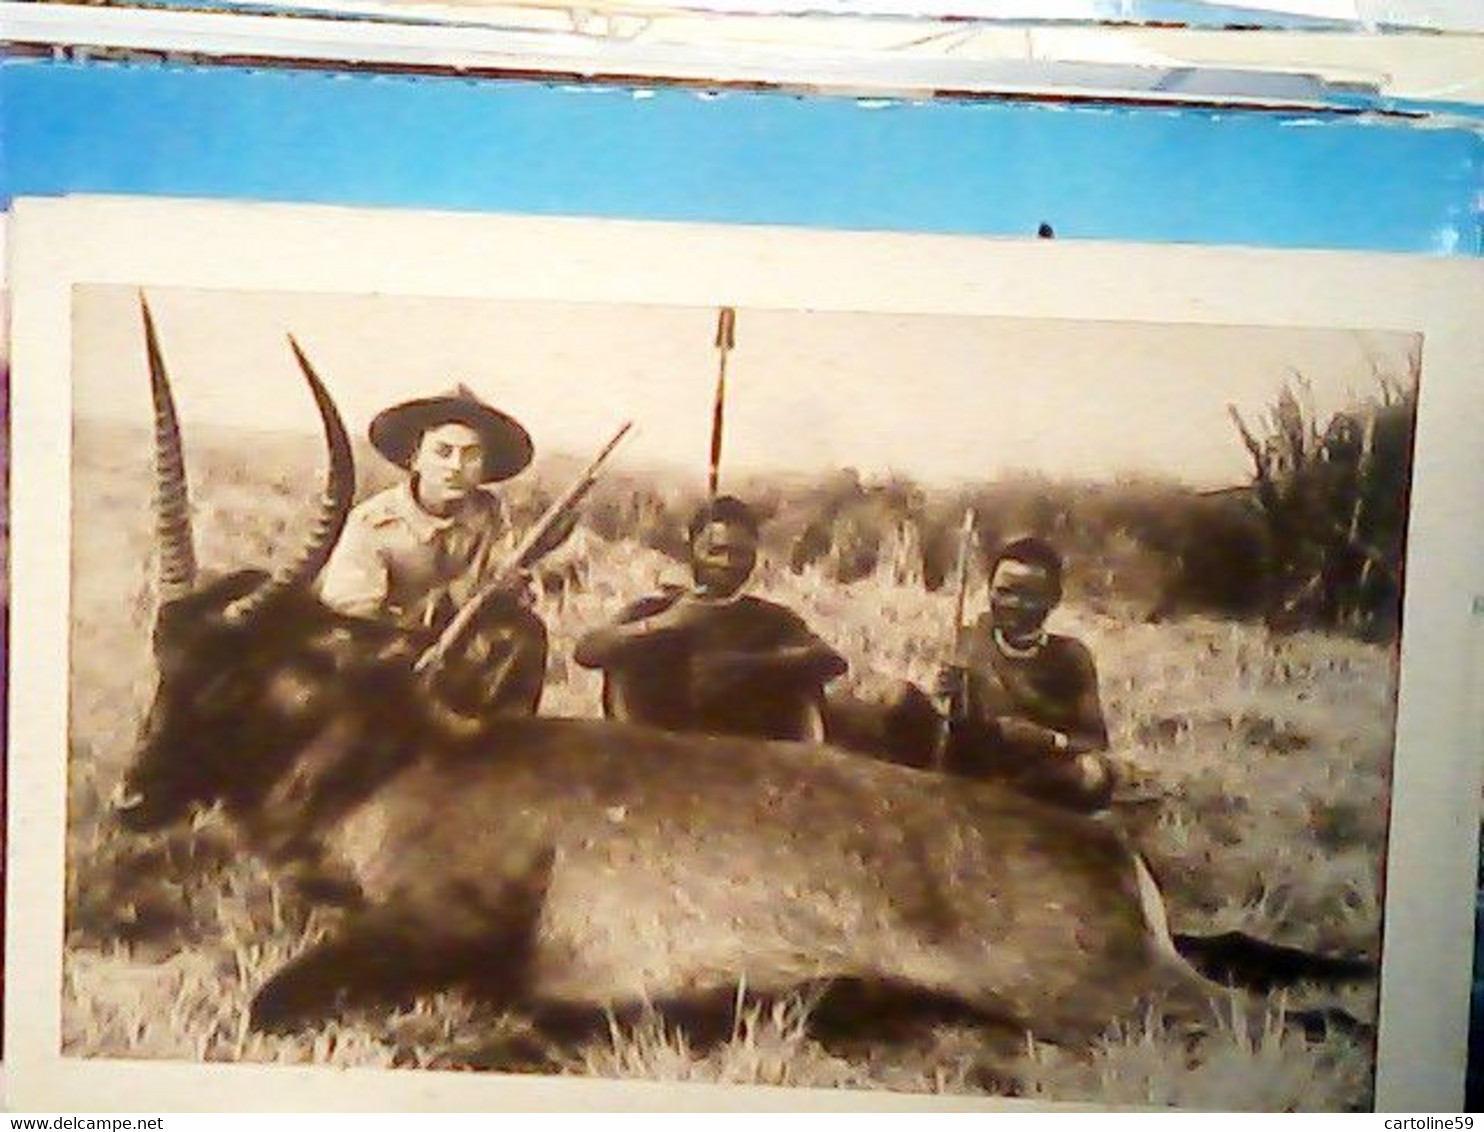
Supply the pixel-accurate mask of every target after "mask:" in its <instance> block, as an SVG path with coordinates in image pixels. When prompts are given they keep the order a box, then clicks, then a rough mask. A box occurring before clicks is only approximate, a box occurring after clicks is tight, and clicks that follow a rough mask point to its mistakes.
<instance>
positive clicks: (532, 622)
mask: <svg viewBox="0 0 1484 1132" xmlns="http://www.w3.org/2000/svg"><path fill="white" fill-rule="evenodd" d="M370 439H371V443H372V445H373V446H374V447H375V448H376V450H377V451H378V452H379V453H381V455H382V456H384V457H385V458H386V459H387V460H389V461H391V462H392V463H393V464H395V465H397V467H399V468H402V469H403V470H405V471H406V472H407V475H406V478H405V479H403V481H402V482H401V483H399V484H397V485H396V486H395V487H391V488H388V489H387V490H386V491H383V492H380V493H379V494H377V495H374V496H372V497H371V498H369V499H367V500H366V501H365V502H363V503H361V504H360V506H358V507H357V508H356V509H355V510H354V511H352V512H351V515H350V519H349V521H348V522H347V523H346V527H345V533H344V534H343V535H342V536H341V539H340V542H339V544H338V545H337V546H336V548H335V552H334V554H333V555H332V556H331V558H330V561H329V563H328V564H327V565H326V566H325V569H324V572H323V574H321V576H320V594H321V597H322V598H323V599H324V601H325V602H326V603H327V604H329V605H330V606H332V607H334V608H336V609H338V610H340V611H341V612H343V613H348V614H351V615H353V616H360V617H369V618H375V619H380V620H387V621H391V622H393V623H395V624H397V625H399V626H401V627H402V628H405V629H409V630H413V631H415V632H420V633H425V634H426V637H427V640H428V641H429V642H431V641H432V640H433V639H435V638H436V636H437V635H438V634H439V633H440V632H442V630H443V629H444V628H445V627H446V626H447V625H448V623H449V621H450V620H452V618H453V616H454V614H455V612H457V610H458V609H459V608H460V607H461V606H463V605H464V604H465V603H466V602H468V601H469V600H470V599H471V598H472V597H474V596H475V595H476V594H478V593H479V592H480V591H481V590H482V589H483V588H484V587H485V586H486V585H487V584H488V583H489V582H490V580H491V579H492V577H493V576H494V575H495V574H496V572H498V571H499V570H500V568H501V566H502V564H503V563H504V562H505V561H506V560H507V558H508V557H509V556H510V554H511V552H512V551H513V550H514V549H515V546H516V544H517V542H518V541H519V532H518V531H516V530H514V529H512V526H511V523H510V520H509V517H508V514H507V511H506V508H505V506H504V503H503V502H502V500H501V499H500V497H499V495H498V494H497V493H496V491H495V490H494V489H493V488H492V485H494V484H497V483H501V482H503V481H505V480H508V479H510V478H512V477H514V476H516V475H518V474H519V473H520V472H521V471H523V470H524V469H525V468H526V467H527V466H528V465H529V464H530V462H531V457H532V444H531V438H530V436H529V435H528V434H527V432H526V430H525V429H524V428H523V427H522V426H521V425H520V424H519V422H517V421H516V420H514V419H513V418H512V417H510V416H508V415H506V414H505V413H502V412H501V411H500V410H498V409H496V408H494V407H493V406H491V405H488V404H486V403H485V402H484V401H482V400H481V399H480V398H479V397H478V396H477V395H476V394H475V393H474V392H473V391H472V390H470V389H468V388H467V387H465V386H463V385H460V386H458V387H457V388H456V389H454V390H452V391H450V392H448V393H444V394H440V395H437V396H432V397H421V398H417V399H415V400H411V401H404V402H402V403H401V404H398V405H393V406H392V407H391V408H389V409H386V410H384V411H383V412H381V413H379V414H378V415H377V416H376V418H375V419H374V420H373V421H372V422H371V428H370ZM569 530H570V527H568V528H566V529H564V530H562V531H560V532H559V533H558V534H557V536H556V537H555V538H553V539H552V540H551V541H552V542H553V543H556V542H559V541H561V539H562V538H564V537H565V535H566V534H567V533H568V531H569ZM546 651H547V639H546V627H545V625H543V624H542V622H541V619H540V618H539V617H537V616H536V614H535V613H534V612H533V611H532V610H531V609H530V589H529V579H528V578H526V577H525V576H524V575H517V576H515V577H513V578H511V579H508V580H507V582H506V584H505V587H504V592H503V593H502V595H501V597H500V598H499V599H497V600H495V601H493V602H491V603H490V604H489V605H488V606H487V607H486V612H485V613H484V614H482V615H481V618H480V621H479V623H478V629H477V631H476V632H475V633H474V634H473V635H472V637H471V639H470V641H469V644H468V645H467V646H466V647H465V648H464V649H463V650H462V652H461V653H460V654H459V655H457V656H455V657H453V658H451V659H450V662H449V663H448V664H446V665H445V667H444V671H443V672H442V674H441V676H440V679H439V682H438V685H437V689H436V690H437V692H438V695H439V698H440V699H442V700H443V701H444V703H445V705H446V706H449V707H452V708H454V709H455V710H456V711H458V712H460V713H461V714H464V715H467V716H471V717H475V718H488V717H490V716H492V715H502V714H510V713H520V714H530V713H534V712H535V711H536V709H537V707H538V706H539V703H540V699H541V689H542V684H543V681H544V678H545V672H546Z"/></svg>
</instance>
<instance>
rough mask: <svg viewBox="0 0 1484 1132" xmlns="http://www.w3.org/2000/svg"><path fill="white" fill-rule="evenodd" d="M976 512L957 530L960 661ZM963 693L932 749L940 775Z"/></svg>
mask: <svg viewBox="0 0 1484 1132" xmlns="http://www.w3.org/2000/svg"><path fill="white" fill-rule="evenodd" d="M973 544H974V509H973V508H972V507H966V508H964V521H963V523H962V524H961V525H960V527H959V529H958V562H957V564H956V565H955V567H954V585H955V594H954V600H953V632H952V635H951V639H952V642H953V651H952V653H951V654H950V655H951V656H952V657H953V659H954V660H955V661H957V660H958V659H959V658H960V657H961V655H962V653H963V646H964V604H965V600H966V598H967V597H968V593H969V559H970V557H971V556H972V554H973ZM963 700H964V689H963V688H962V687H959V688H956V689H954V691H953V693H952V694H950V695H949V697H948V702H947V703H945V704H944V705H943V722H942V724H941V726H940V727H939V730H938V742H937V743H936V745H935V746H934V748H933V769H934V770H936V771H938V772H939V773H941V772H942V771H943V770H944V769H945V767H946V765H947V762H948V741H949V739H950V738H951V737H952V730H953V721H954V719H955V718H956V717H957V716H958V713H959V712H960V711H961V710H962V706H963Z"/></svg>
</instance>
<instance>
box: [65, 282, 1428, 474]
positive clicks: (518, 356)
mask: <svg viewBox="0 0 1484 1132" xmlns="http://www.w3.org/2000/svg"><path fill="white" fill-rule="evenodd" d="M150 302H151V307H152V309H153V310H154V313H155V318H156V323H157V326H158V328H159V331H160V336H161V342H162V346H163V349H164V352H165V357H166V360H167V363H168V365H169V368H170V372H171V377H172V380H173V382H174V385H175V390H176V399H177V402H178V406H179V410H180V415H181V418H182V420H183V421H184V422H185V425H186V427H187V429H188V428H189V425H190V424H191V423H192V422H197V421H200V422H211V423H213V424H216V425H225V426H237V427H242V428H248V429H264V430H274V431H279V430H293V431H306V430H312V429H317V427H318V426H317V420H316V418H315V416H314V413H313V408H312V404H311V402H310V400H309V396H308V393H307V391H306V389H305V387H304V384H303V381H302V379H301V378H300V377H299V375H298V371H297V368H296V367H295V364H294V362H293V358H292V355H291V354H290V352H289V349H288V346H287V343H286V339H285V335H286V334H288V333H292V334H294V336H295V337H296V338H297V339H298V341H299V342H300V343H301V345H302V346H303V347H304V349H305V351H306V352H307V354H308V355H309V357H310V358H311V360H312V361H313V362H314V364H315V365H316V367H317V369H318V370H319V372H320V374H321V376H322V377H323V378H324V380H325V383H326V384H327V385H328V386H329V388H330V390H331V392H332V393H333V394H334V396H335V398H336V400H337V402H338V404H339V405H340V408H341V411H342V413H343V414H344V416H345V418H346V421H347V424H348V426H349V427H350V429H351V430H352V432H353V433H355V434H358V435H362V436H364V434H365V430H366V427H367V425H368V423H369V421H370V419H371V417H372V416H373V415H374V414H375V413H376V412H377V411H378V410H380V409H381V408H384V407H385V406H387V405H389V404H392V403H394V402H396V401H399V400H402V399H404V398H409V397H417V396H425V395H428V394H430V393H435V392H438V391H441V390H444V389H447V388H450V387H452V386H453V385H454V384H455V383H456V382H460V381H462V382H464V383H466V384H467V385H469V386H470V387H471V388H473V389H474V390H475V391H476V392H478V393H479V394H480V395H481V396H483V397H485V398H486V399H487V400H489V401H490V402H492V403H493V404H495V405H497V406H498V407H500V408H502V409H504V410H505V411H507V412H510V413H512V414H513V415H515V416H516V417H517V418H518V419H520V420H521V421H522V422H523V423H524V424H525V425H526V427H527V428H528V429H529V430H530V432H531V434H532V436H533V437H534V438H535V441H536V445H537V450H538V453H539V452H549V453H557V452H560V453H566V454H574V455H581V454H586V453H591V452H593V451H595V450H596V449H597V448H598V447H599V445H601V444H602V442H603V441H604V440H605V439H606V438H607V437H608V436H609V435H611V434H612V432H613V431H614V429H615V428H616V427H617V426H618V425H619V424H620V423H621V422H623V421H624V420H628V419H632V420H633V421H634V422H635V424H636V433H635V435H634V437H632V438H631V440H630V441H629V443H627V444H626V445H625V449H624V452H623V455H622V457H621V460H622V463H623V464H625V465H627V466H631V467H634V468H642V467H644V466H646V465H653V464H660V465H665V466H669V467H674V468H679V469H682V470H684V469H694V471H695V474H696V476H697V477H698V479H699V478H700V477H703V476H704V475H705V462H706V455H707V450H708V446H709V430H710V420H711V402H712V396H713V392H714V388H715V383H716V374H717V351H716V347H715V331H716V310H715V308H712V307H673V306H652V307H651V306H638V305H611V304H575V303H573V304H569V303H531V302H495V301H489V300H446V299H425V298H406V297H400V296H345V295H298V294H287V293H275V294H256V293H253V294H244V293H232V292H215V291H185V290H169V289H157V290H151V291H150ZM75 303H76V311H75V313H76V317H75V320H74V347H75V353H74V391H75V398H76V400H75V405H76V412H77V414H78V415H79V416H83V417H106V418H113V419H126V420H131V421H137V422H139V423H140V424H145V423H147V422H148V420H149V397H148V378H147V374H148V370H147V366H146V361H145V353H144V335H143V330H142V325H141V322H140V315H139V302H138V293H137V291H135V290H133V289H127V288H118V287H106V288H105V287H92V288H78V290H77V291H76V292H75ZM1413 345H1414V340H1413V339H1412V337H1411V336H1409V335H1402V334H1396V333H1387V332H1367V331H1356V330H1311V329H1304V330H1289V329H1274V328H1252V327H1222V326H1196V325H1164V324H1152V323H1098V322H1066V321H1050V320H1030V319H1004V318H966V317H958V316H935V315H928V316H924V315H911V316H896V315H890V314H876V313H869V314H855V313H836V312H815V311H799V310H789V311H784V310H761V309H752V308H743V309H740V310H739V311H738V313H737V323H736V348H735V349H734V350H733V352H732V354H731V356H730V360H729V363H728V400H727V419H726V438H725V466H726V469H727V470H728V471H735V472H737V473H753V472H773V471H788V472H794V473H804V474H818V473H823V472H827V471H830V470H833V469H839V468H843V467H854V468H857V469H859V470H860V471H861V472H862V473H864V474H866V475H867V476H881V475H886V474H890V473H899V474H905V475H909V476H912V477H913V478H916V479H918V480H920V481H922V482H924V483H927V484H935V485H948V484H953V483H961V482H966V481H976V480H990V479H994V478H995V477H997V476H999V475H1002V474H1006V473H1010V472H1017V471H1033V472H1037V473H1041V474H1044V475H1047V476H1052V477H1073V478H1079V479H1107V478H1112V477H1117V476H1124V475H1146V476H1147V475H1154V476H1164V477H1171V478H1175V479H1179V480H1182V481H1184V482H1186V483H1189V484H1191V485H1193V486H1198V487H1208V486H1219V485H1223V484H1229V483H1236V482H1240V481H1241V480H1242V479H1243V478H1244V476H1245V474H1246V471H1247V469H1248V461H1247V456H1246V453H1245V451H1244V450H1243V448H1242V446H1241V443H1240V441H1239V439H1238V437H1237V434H1236V432H1235V430H1234V428H1233V426H1232V423H1231V419H1230V417H1229V416H1228V413H1227V404H1228V402H1230V403H1233V404H1235V405H1236V406H1237V407H1238V408H1239V409H1240V410H1241V411H1242V412H1243V414H1244V415H1246V416H1247V417H1248V419H1249V420H1252V419H1255V418H1256V417H1257V416H1258V415H1259V414H1260V413H1262V412H1263V411H1264V410H1265V409H1266V408H1267V407H1268V406H1269V405H1270V404H1271V402H1272V399H1273V396H1274V394H1275V393H1276V391H1277V390H1278V389H1279V388H1280V387H1281V386H1282V384H1283V383H1284V381H1285V380H1289V379H1291V378H1292V376H1293V375H1294V374H1296V373H1299V374H1303V375H1304V376H1305V377H1306V378H1307V380H1308V381H1309V383H1310V384H1311V386H1312V388H1313V395H1314V400H1315V403H1316V404H1317V406H1318V408H1319V410H1320V412H1321V413H1322V414H1323V413H1327V412H1328V411H1329V410H1331V409H1333V408H1335V407H1337V406H1340V405H1342V404H1344V403H1345V402H1346V401H1347V400H1348V399H1349V398H1350V397H1351V396H1352V395H1357V394H1358V395H1367V394H1369V393H1371V392H1372V391H1373V390H1374V389H1375V374H1376V373H1377V372H1380V373H1384V374H1390V375H1394V376H1398V377H1400V376H1402V375H1403V374H1405V372H1406V359H1407V355H1408V351H1409V350H1410V349H1411V348H1412V347H1413ZM187 443H189V437H188V438H187Z"/></svg>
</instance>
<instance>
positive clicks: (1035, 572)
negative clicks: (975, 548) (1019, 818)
mask: <svg viewBox="0 0 1484 1132" xmlns="http://www.w3.org/2000/svg"><path fill="white" fill-rule="evenodd" d="M989 579H990V581H989V612H988V613H987V614H985V615H984V616H983V617H981V618H980V619H979V621H978V622H977V623H976V624H975V625H974V626H973V628H971V629H970V630H969V631H968V633H967V634H966V635H965V640H964V648H963V652H962V654H961V655H960V656H959V657H957V658H955V661H954V663H952V664H950V665H946V666H945V667H944V669H943V671H942V672H941V673H940V675H939V682H938V692H939V694H940V695H941V696H943V697H944V698H945V699H946V700H947V701H948V702H949V703H950V704H951V705H952V707H951V710H950V714H949V724H948V726H949V731H948V736H947V747H946V750H945V751H944V755H945V758H944V763H945V769H946V770H948V771H949V772H950V773H955V774H962V775H966V776H969V777H973V778H991V779H997V780H1001V781H1005V782H1008V783H1009V784H1010V785H1012V786H1014V787H1015V788H1017V789H1019V790H1021V791H1023V792H1024V793H1026V794H1028V795H1031V796H1033V797H1036V798H1039V799H1041V800H1042V801H1046V802H1050V803H1052V804H1054V805H1060V806H1065V807H1069V808H1072V809H1077V810H1084V811H1093V810H1099V809H1102V808H1104V807H1105V806H1107V805H1108V802H1109V799H1110V798H1111V797H1112V794H1113V785H1114V773H1113V765H1112V763H1111V762H1110V761H1109V760H1108V758H1107V757H1106V756H1105V755H1104V754H1103V752H1105V751H1107V749H1108V729H1107V727H1106V725H1105V724H1104V722H1103V710H1102V706H1101V703H1100V701H1099V698H1098V677H1097V669H1096V667H1095V666H1094V664H1093V659H1092V654H1091V653H1089V652H1088V651H1087V647H1086V646H1085V645H1083V644H1082V642H1080V641H1078V640H1075V639H1074V638H1072V637H1063V636H1058V635H1056V634H1053V633H1048V632H1046V628H1045V624H1046V618H1047V616H1048V615H1049V614H1050V613H1051V611H1052V609H1054V608H1055V607H1056V604H1057V603H1058V602H1059V601H1060V600H1061V588H1062V560H1061V556H1060V555H1059V554H1058V553H1057V552H1056V550H1055V549H1054V548H1053V547H1052V546H1050V545H1049V544H1048V543H1046V542H1044V541H1043V540H1041V539H1037V538H1021V539H1016V540H1014V541H1012V542H1009V543H1007V544H1006V545H1005V546H1004V547H1003V548H1002V549H1001V550H1000V552H999V554H998V555H997V556H996V557H995V559H994V561H993V563H992V564H991V566H990V571H989Z"/></svg>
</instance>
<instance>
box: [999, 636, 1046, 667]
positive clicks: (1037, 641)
mask: <svg viewBox="0 0 1484 1132" xmlns="http://www.w3.org/2000/svg"><path fill="white" fill-rule="evenodd" d="M994 643H995V647H996V648H998V649H999V650H1000V651H1001V652H1002V653H1004V654H1005V655H1006V656H1008V657H1010V658H1011V659H1013V660H1029V659H1030V658H1031V657H1033V656H1035V655H1037V654H1038V653H1039V652H1040V651H1041V650H1042V649H1043V648H1045V647H1046V630H1045V629H1037V630H1036V633H1035V635H1034V636H1033V637H1031V639H1030V640H1029V641H1028V642H1027V643H1025V644H1019V645H1017V644H1012V643H1011V642H1010V641H1009V640H1008V639H1006V637H1005V634H1004V633H1003V632H1001V631H1000V630H999V629H996V630H995V631H994Z"/></svg>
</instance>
